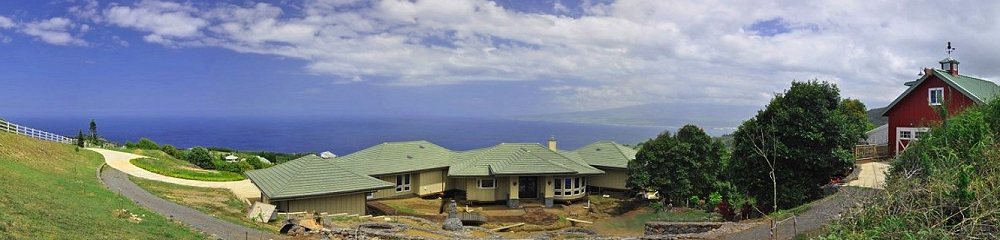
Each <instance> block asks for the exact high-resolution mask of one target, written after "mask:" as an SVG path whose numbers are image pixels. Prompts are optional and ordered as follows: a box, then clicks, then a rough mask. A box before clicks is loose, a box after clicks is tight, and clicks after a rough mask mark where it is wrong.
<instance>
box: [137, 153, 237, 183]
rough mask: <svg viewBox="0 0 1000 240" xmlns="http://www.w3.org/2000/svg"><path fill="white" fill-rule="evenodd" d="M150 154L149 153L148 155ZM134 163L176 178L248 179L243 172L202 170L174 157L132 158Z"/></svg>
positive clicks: (205, 179)
mask: <svg viewBox="0 0 1000 240" xmlns="http://www.w3.org/2000/svg"><path fill="white" fill-rule="evenodd" d="M146 156H149V155H146ZM129 162H131V163H132V164H133V165H135V166H137V167H140V168H142V169H146V170H147V171H150V172H154V173H159V174H162V175H166V176H171V177H175V178H183V179H191V180H200V181H220V182H223V181H239V180H243V179H246V177H244V176H243V174H239V173H233V172H224V171H214V170H202V169H199V168H198V167H196V166H194V165H191V164H190V163H188V162H185V161H182V160H177V159H174V158H137V159H132V160H130V161H129Z"/></svg>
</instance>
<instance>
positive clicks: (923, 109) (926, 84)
mask: <svg viewBox="0 0 1000 240" xmlns="http://www.w3.org/2000/svg"><path fill="white" fill-rule="evenodd" d="M937 87H940V88H944V99H945V102H946V103H947V104H948V111H949V112H950V113H952V114H954V113H957V112H959V111H961V110H963V109H965V108H967V107H969V106H972V105H974V104H975V101H973V100H972V99H971V98H969V97H967V96H965V94H962V92H960V91H958V90H957V89H955V88H952V87H951V86H949V85H948V84H947V83H945V82H944V81H942V80H941V79H938V78H937V76H933V75H932V76H928V77H927V79H924V81H923V82H922V83H920V85H918V86H917V87H916V88H915V89H914V90H913V91H912V92H910V94H909V95H907V96H905V97H903V99H901V100H900V101H899V102H898V103H896V105H895V106H894V107H893V108H892V109H889V111H888V112H886V116H888V117H889V129H888V132H887V135H888V138H889V139H888V140H889V141H888V144H889V153H890V154H891V155H895V154H896V145H897V144H898V143H897V141H896V140H897V139H896V138H897V136H896V132H897V131H896V130H897V129H898V128H900V127H912V128H919V127H927V126H929V125H930V124H932V123H934V122H938V121H941V117H940V116H938V114H937V113H935V112H934V109H933V108H931V106H930V104H929V103H928V101H927V94H928V93H927V92H928V90H929V89H930V88H937Z"/></svg>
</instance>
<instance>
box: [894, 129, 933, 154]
mask: <svg viewBox="0 0 1000 240" xmlns="http://www.w3.org/2000/svg"><path fill="white" fill-rule="evenodd" d="M929 131H931V129H930V128H925V127H921V128H914V127H897V128H896V144H895V145H896V155H899V153H900V152H902V151H904V150H906V147H908V146H910V142H911V141H916V140H920V135H923V134H924V133H927V132H929Z"/></svg>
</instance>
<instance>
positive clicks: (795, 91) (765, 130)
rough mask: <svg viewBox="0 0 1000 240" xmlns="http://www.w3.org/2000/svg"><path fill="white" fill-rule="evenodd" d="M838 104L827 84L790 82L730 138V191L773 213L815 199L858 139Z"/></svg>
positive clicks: (840, 168) (841, 168) (837, 93)
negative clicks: (735, 190) (783, 90)
mask: <svg viewBox="0 0 1000 240" xmlns="http://www.w3.org/2000/svg"><path fill="white" fill-rule="evenodd" d="M840 104H841V99H840V90H839V89H838V88H837V86H836V85H834V84H832V83H828V82H819V81H815V80H813V81H807V82H792V87H791V88H790V89H788V90H787V91H785V92H784V93H781V94H778V95H777V96H775V97H774V99H772V100H771V102H770V103H769V104H768V105H767V106H766V107H765V108H764V109H763V110H761V111H758V112H757V115H756V116H755V117H753V118H751V119H750V120H747V121H745V122H743V124H742V125H741V126H740V127H739V129H737V130H736V132H735V133H734V138H735V139H734V146H733V153H732V157H731V159H730V166H731V168H730V171H732V172H731V173H730V174H731V176H732V178H733V179H732V181H733V183H734V184H735V185H736V187H737V188H738V189H740V190H741V191H742V192H745V193H747V194H748V195H749V196H751V197H753V198H755V199H757V200H758V203H761V204H766V205H765V206H768V205H771V206H775V207H778V208H788V207H794V206H798V205H800V204H802V203H805V202H807V201H809V200H812V199H816V198H819V197H821V196H822V190H821V189H820V187H821V186H823V185H825V184H827V183H829V180H830V177H831V176H835V175H840V174H842V173H844V172H845V171H846V170H847V169H848V168H850V166H851V165H852V164H853V158H852V157H851V151H850V149H851V147H853V145H854V144H855V143H856V142H857V140H858V138H859V135H857V132H854V131H856V130H851V129H849V126H852V124H850V123H847V119H850V118H848V117H845V116H843V115H844V114H843V111H841V110H840V109H841V106H840ZM844 108H848V107H844ZM850 108H853V107H850Z"/></svg>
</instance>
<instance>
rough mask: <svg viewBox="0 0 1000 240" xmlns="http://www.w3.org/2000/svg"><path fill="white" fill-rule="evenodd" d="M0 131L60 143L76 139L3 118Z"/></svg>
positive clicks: (68, 142) (74, 141) (0, 122)
mask: <svg viewBox="0 0 1000 240" xmlns="http://www.w3.org/2000/svg"><path fill="white" fill-rule="evenodd" d="M0 131H5V132H10V133H16V134H20V135H24V136H28V137H33V138H37V139H41V140H46V141H53V142H60V143H65V144H74V143H76V139H72V138H68V137H65V136H62V135H58V134H55V133H50V132H46V131H42V130H38V129H34V128H30V127H25V126H21V125H17V124H14V123H12V122H7V121H4V120H0Z"/></svg>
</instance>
